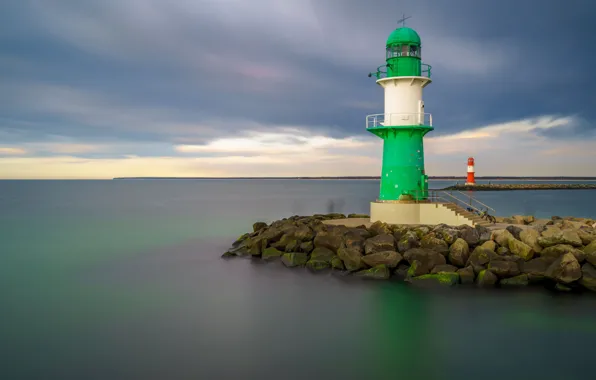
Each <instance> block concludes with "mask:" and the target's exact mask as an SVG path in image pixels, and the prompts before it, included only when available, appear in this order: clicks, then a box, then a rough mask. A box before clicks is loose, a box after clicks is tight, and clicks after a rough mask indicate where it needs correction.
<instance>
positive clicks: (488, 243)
mask: <svg viewBox="0 0 596 380" xmlns="http://www.w3.org/2000/svg"><path fill="white" fill-rule="evenodd" d="M480 246H481V247H482V248H484V249H488V250H489V251H493V252H496V250H497V243H495V242H494V241H492V240H487V241H485V242H484V243H482V245H480Z"/></svg>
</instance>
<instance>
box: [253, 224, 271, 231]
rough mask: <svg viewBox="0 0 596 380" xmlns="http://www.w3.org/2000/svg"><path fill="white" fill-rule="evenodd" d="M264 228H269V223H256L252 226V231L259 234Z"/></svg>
mask: <svg viewBox="0 0 596 380" xmlns="http://www.w3.org/2000/svg"><path fill="white" fill-rule="evenodd" d="M264 228H267V223H264V222H256V223H255V224H253V225H252V230H253V232H258V231H260V230H262V229H264Z"/></svg>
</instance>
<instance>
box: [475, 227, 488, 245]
mask: <svg viewBox="0 0 596 380" xmlns="http://www.w3.org/2000/svg"><path fill="white" fill-rule="evenodd" d="M474 229H475V230H476V231H478V236H479V237H478V244H484V243H485V242H487V241H489V240H491V236H492V231H491V230H489V229H488V228H486V227H484V226H481V225H480V224H477V225H475V226H474Z"/></svg>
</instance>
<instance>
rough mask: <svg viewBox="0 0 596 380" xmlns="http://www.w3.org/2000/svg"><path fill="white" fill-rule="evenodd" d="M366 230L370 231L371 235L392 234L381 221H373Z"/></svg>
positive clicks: (387, 226)
mask: <svg viewBox="0 0 596 380" xmlns="http://www.w3.org/2000/svg"><path fill="white" fill-rule="evenodd" d="M368 230H369V231H370V233H371V235H372V236H376V235H392V234H393V231H391V228H390V227H389V225H388V224H387V223H383V222H380V221H377V222H374V223H373V224H372V225H371V226H370V227H369V228H368Z"/></svg>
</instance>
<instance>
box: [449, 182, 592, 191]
mask: <svg viewBox="0 0 596 380" xmlns="http://www.w3.org/2000/svg"><path fill="white" fill-rule="evenodd" d="M443 190H459V191H464V190H465V191H467V190H474V191H498V190H596V184H581V183H577V184H564V183H519V184H490V185H489V184H476V185H469V186H467V185H454V186H449V187H446V188H444V189H443Z"/></svg>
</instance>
